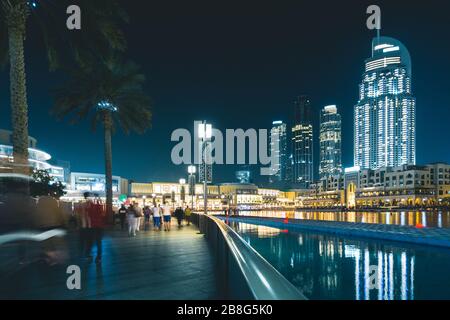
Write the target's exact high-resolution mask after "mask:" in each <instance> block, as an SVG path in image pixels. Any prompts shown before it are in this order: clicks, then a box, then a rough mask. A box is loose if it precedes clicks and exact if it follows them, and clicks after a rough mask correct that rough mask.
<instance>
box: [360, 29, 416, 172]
mask: <svg viewBox="0 0 450 320" xmlns="http://www.w3.org/2000/svg"><path fill="white" fill-rule="evenodd" d="M415 108H416V100H415V98H414V96H413V95H412V86H411V58H410V55H409V52H408V50H407V49H406V47H405V46H404V45H403V44H402V43H401V42H400V41H398V40H396V39H393V38H389V37H377V38H375V39H374V40H373V41H372V57H371V58H369V59H367V60H366V65H365V73H364V74H363V79H362V82H361V84H360V85H359V101H358V104H357V105H356V106H355V113H354V117H355V128H354V129H355V130H354V143H355V145H354V164H355V166H359V167H361V168H369V169H378V168H381V167H395V166H400V165H403V164H415V162H416V141H415V135H416V125H415V120H416V119H415Z"/></svg>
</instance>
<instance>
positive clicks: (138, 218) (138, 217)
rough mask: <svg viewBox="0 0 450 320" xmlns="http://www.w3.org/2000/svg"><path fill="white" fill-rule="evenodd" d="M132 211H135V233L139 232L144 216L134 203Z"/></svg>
mask: <svg viewBox="0 0 450 320" xmlns="http://www.w3.org/2000/svg"><path fill="white" fill-rule="evenodd" d="M134 210H135V211H136V231H139V230H140V227H141V224H142V218H143V217H144V214H143V213H142V209H141V207H139V205H138V204H137V203H136V202H135V203H134Z"/></svg>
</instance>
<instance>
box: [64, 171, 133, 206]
mask: <svg viewBox="0 0 450 320" xmlns="http://www.w3.org/2000/svg"><path fill="white" fill-rule="evenodd" d="M105 181H106V180H105V175H104V174H97V173H84V172H71V173H70V180H69V182H68V184H67V190H66V191H67V194H66V195H65V196H64V197H62V198H61V199H62V200H63V201H74V202H76V201H80V200H83V199H84V193H85V192H90V193H93V194H97V195H98V196H99V197H100V198H105V197H106V195H105V184H106V183H105ZM112 191H113V200H114V202H117V201H118V198H119V196H120V195H128V192H129V190H128V180H127V179H124V178H121V177H119V176H113V177H112Z"/></svg>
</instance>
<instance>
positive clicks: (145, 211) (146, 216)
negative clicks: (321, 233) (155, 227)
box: [144, 206, 152, 231]
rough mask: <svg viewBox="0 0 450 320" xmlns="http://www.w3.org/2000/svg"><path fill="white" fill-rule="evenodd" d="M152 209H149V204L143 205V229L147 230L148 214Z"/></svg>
mask: <svg viewBox="0 0 450 320" xmlns="http://www.w3.org/2000/svg"><path fill="white" fill-rule="evenodd" d="M151 213H152V210H150V207H149V206H145V208H144V230H145V231H147V230H148V227H149V224H150V215H151Z"/></svg>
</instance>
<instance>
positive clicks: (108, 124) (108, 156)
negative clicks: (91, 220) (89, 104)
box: [103, 111, 113, 222]
mask: <svg viewBox="0 0 450 320" xmlns="http://www.w3.org/2000/svg"><path fill="white" fill-rule="evenodd" d="M103 125H104V129H105V132H104V133H105V135H104V143H105V191H106V218H107V220H108V221H109V222H112V220H113V213H112V201H113V191H112V143H111V131H112V117H111V111H104V113H103Z"/></svg>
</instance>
